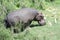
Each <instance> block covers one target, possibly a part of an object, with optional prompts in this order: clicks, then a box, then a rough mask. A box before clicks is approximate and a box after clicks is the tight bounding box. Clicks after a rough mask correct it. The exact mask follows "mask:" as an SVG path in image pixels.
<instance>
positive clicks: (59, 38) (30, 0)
mask: <svg viewBox="0 0 60 40" xmlns="http://www.w3.org/2000/svg"><path fill="white" fill-rule="evenodd" d="M24 7H28V8H35V9H37V10H40V11H42V12H43V14H44V16H45V19H46V22H47V24H46V25H45V26H35V27H32V28H28V29H26V30H25V31H23V32H21V33H17V34H12V33H11V31H10V30H9V29H6V28H5V26H4V21H3V20H4V17H5V16H6V15H7V14H8V13H9V12H11V11H14V10H18V9H21V8H24ZM32 24H33V25H35V24H37V22H34V21H33V22H32ZM0 40H60V0H0Z"/></svg>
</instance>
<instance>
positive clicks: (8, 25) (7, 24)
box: [4, 19, 11, 28]
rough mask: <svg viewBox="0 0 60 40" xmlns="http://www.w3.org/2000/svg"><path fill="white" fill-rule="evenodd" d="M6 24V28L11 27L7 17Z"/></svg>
mask: <svg viewBox="0 0 60 40" xmlns="http://www.w3.org/2000/svg"><path fill="white" fill-rule="evenodd" d="M4 25H5V26H6V28H9V27H11V25H10V24H9V22H8V20H7V19H4Z"/></svg>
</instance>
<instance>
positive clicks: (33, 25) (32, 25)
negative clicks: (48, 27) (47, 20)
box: [30, 24, 40, 27]
mask: <svg viewBox="0 0 60 40" xmlns="http://www.w3.org/2000/svg"><path fill="white" fill-rule="evenodd" d="M35 26H40V25H39V24H31V25H30V27H35Z"/></svg>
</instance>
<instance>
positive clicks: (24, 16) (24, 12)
mask: <svg viewBox="0 0 60 40" xmlns="http://www.w3.org/2000/svg"><path fill="white" fill-rule="evenodd" d="M37 14H38V11H37V10H35V9H31V8H23V9H20V10H16V11H14V12H11V13H9V14H8V16H7V17H8V19H9V20H10V21H11V20H13V21H14V20H16V19H17V21H18V19H19V20H22V21H24V22H26V21H28V20H30V19H31V20H33V18H34V17H35V16H36V15H37Z"/></svg>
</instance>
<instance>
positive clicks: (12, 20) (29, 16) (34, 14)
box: [5, 8, 45, 31]
mask: <svg viewBox="0 0 60 40" xmlns="http://www.w3.org/2000/svg"><path fill="white" fill-rule="evenodd" d="M41 14H42V13H38V11H37V10H35V9H31V8H23V9H20V10H16V11H13V12H11V13H9V14H8V15H7V16H6V18H5V25H6V27H11V26H17V24H19V23H21V24H23V25H24V26H22V27H21V28H20V29H21V31H23V30H24V29H25V28H26V27H27V26H29V25H30V24H31V22H32V21H33V20H35V21H38V23H39V24H40V25H41V24H42V25H44V24H45V20H44V17H43V15H41ZM40 16H42V17H43V18H41V17H40ZM41 19H42V20H43V21H41ZM42 22H43V23H42ZM19 27H20V26H19Z"/></svg>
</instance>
